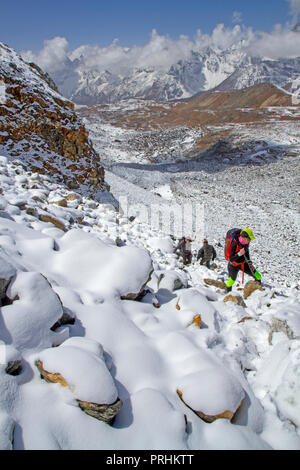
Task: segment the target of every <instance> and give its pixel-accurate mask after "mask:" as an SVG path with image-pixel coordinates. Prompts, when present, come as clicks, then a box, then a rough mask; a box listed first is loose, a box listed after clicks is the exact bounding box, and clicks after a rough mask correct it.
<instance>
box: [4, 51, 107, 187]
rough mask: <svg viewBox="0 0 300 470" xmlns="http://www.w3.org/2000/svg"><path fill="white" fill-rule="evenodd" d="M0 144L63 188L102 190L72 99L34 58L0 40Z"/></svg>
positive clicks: (99, 170)
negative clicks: (26, 58)
mask: <svg viewBox="0 0 300 470" xmlns="http://www.w3.org/2000/svg"><path fill="white" fill-rule="evenodd" d="M0 83H1V84H2V95H1V96H2V98H1V100H0V150H1V154H3V155H6V156H7V157H9V158H10V159H18V160H19V161H20V162H21V163H22V164H23V165H24V167H26V168H29V169H30V170H31V171H33V172H38V173H42V174H51V175H53V176H55V177H56V179H57V180H58V181H60V182H63V183H64V184H66V186H68V187H69V188H73V189H78V188H80V187H82V188H83V189H84V190H86V191H87V192H89V193H93V194H95V193H96V192H100V193H101V192H104V191H106V190H107V186H106V184H105V182H104V170H103V167H102V166H101V165H99V155H98V154H97V153H96V151H95V150H94V148H93V145H92V143H91V141H90V139H89V135H88V132H87V130H86V129H85V127H84V125H83V124H82V122H81V121H80V119H79V118H78V117H77V115H76V113H75V111H74V105H73V104H72V103H71V102H70V101H68V100H67V99H65V98H64V97H62V96H61V95H60V94H59V93H58V92H57V90H56V87H55V84H54V82H53V81H52V80H51V79H50V77H49V76H48V75H47V74H45V73H44V72H43V71H42V70H41V69H40V68H39V67H38V66H36V65H35V64H27V63H25V62H24V61H23V60H22V58H21V57H20V56H18V54H16V53H15V52H14V51H13V50H12V49H10V48H9V47H7V46H5V45H3V44H0Z"/></svg>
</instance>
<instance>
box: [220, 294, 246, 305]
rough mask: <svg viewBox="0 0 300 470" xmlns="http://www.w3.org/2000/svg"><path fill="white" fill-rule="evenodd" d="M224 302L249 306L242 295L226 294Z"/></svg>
mask: <svg viewBox="0 0 300 470" xmlns="http://www.w3.org/2000/svg"><path fill="white" fill-rule="evenodd" d="M223 302H234V303H235V304H237V305H240V306H241V307H247V305H246V304H245V302H244V301H243V298H242V297H241V296H240V295H232V294H228V295H226V297H224V299H223Z"/></svg>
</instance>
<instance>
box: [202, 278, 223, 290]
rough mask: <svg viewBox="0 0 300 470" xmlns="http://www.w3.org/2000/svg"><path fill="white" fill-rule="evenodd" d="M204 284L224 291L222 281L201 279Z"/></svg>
mask: <svg viewBox="0 0 300 470" xmlns="http://www.w3.org/2000/svg"><path fill="white" fill-rule="evenodd" d="M203 280H204V282H205V284H207V285H208V286H215V287H218V288H219V289H225V287H226V284H225V282H223V281H217V280H215V279H203Z"/></svg>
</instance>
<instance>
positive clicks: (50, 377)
mask: <svg viewBox="0 0 300 470" xmlns="http://www.w3.org/2000/svg"><path fill="white" fill-rule="evenodd" d="M35 365H36V366H37V368H38V370H39V372H40V374H41V376H42V377H43V379H45V380H46V381H47V382H49V383H58V384H60V385H61V386H62V387H68V388H70V387H69V384H68V382H67V381H66V380H65V378H64V377H63V376H62V375H61V374H59V373H55V374H53V373H51V372H48V371H46V370H45V369H44V367H43V363H42V362H41V361H36V363H35ZM76 401H77V403H78V406H79V408H80V409H81V410H82V411H84V412H85V413H86V414H88V415H90V416H93V417H94V418H96V419H99V420H100V421H105V422H106V423H108V424H112V422H113V420H114V418H115V416H116V415H117V413H118V412H119V411H120V409H121V407H122V401H121V400H120V399H119V398H118V399H117V400H116V401H115V402H114V403H112V404H102V403H100V404H99V403H90V402H87V401H82V400H79V399H76Z"/></svg>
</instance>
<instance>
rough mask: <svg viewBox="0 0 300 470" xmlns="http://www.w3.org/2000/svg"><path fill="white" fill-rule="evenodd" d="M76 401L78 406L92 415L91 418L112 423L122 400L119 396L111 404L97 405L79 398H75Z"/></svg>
mask: <svg viewBox="0 0 300 470" xmlns="http://www.w3.org/2000/svg"><path fill="white" fill-rule="evenodd" d="M77 402H78V405H79V408H80V409H81V410H82V411H84V412H85V413H86V414H87V415H90V416H93V418H96V419H99V420H100V421H104V422H105V423H108V424H112V423H113V421H114V418H115V417H116V415H117V414H118V413H119V411H120V409H121V407H122V401H121V400H120V399H119V398H118V399H117V400H116V401H115V402H114V403H112V404H111V405H98V404H97V403H89V402H86V401H81V400H77Z"/></svg>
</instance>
